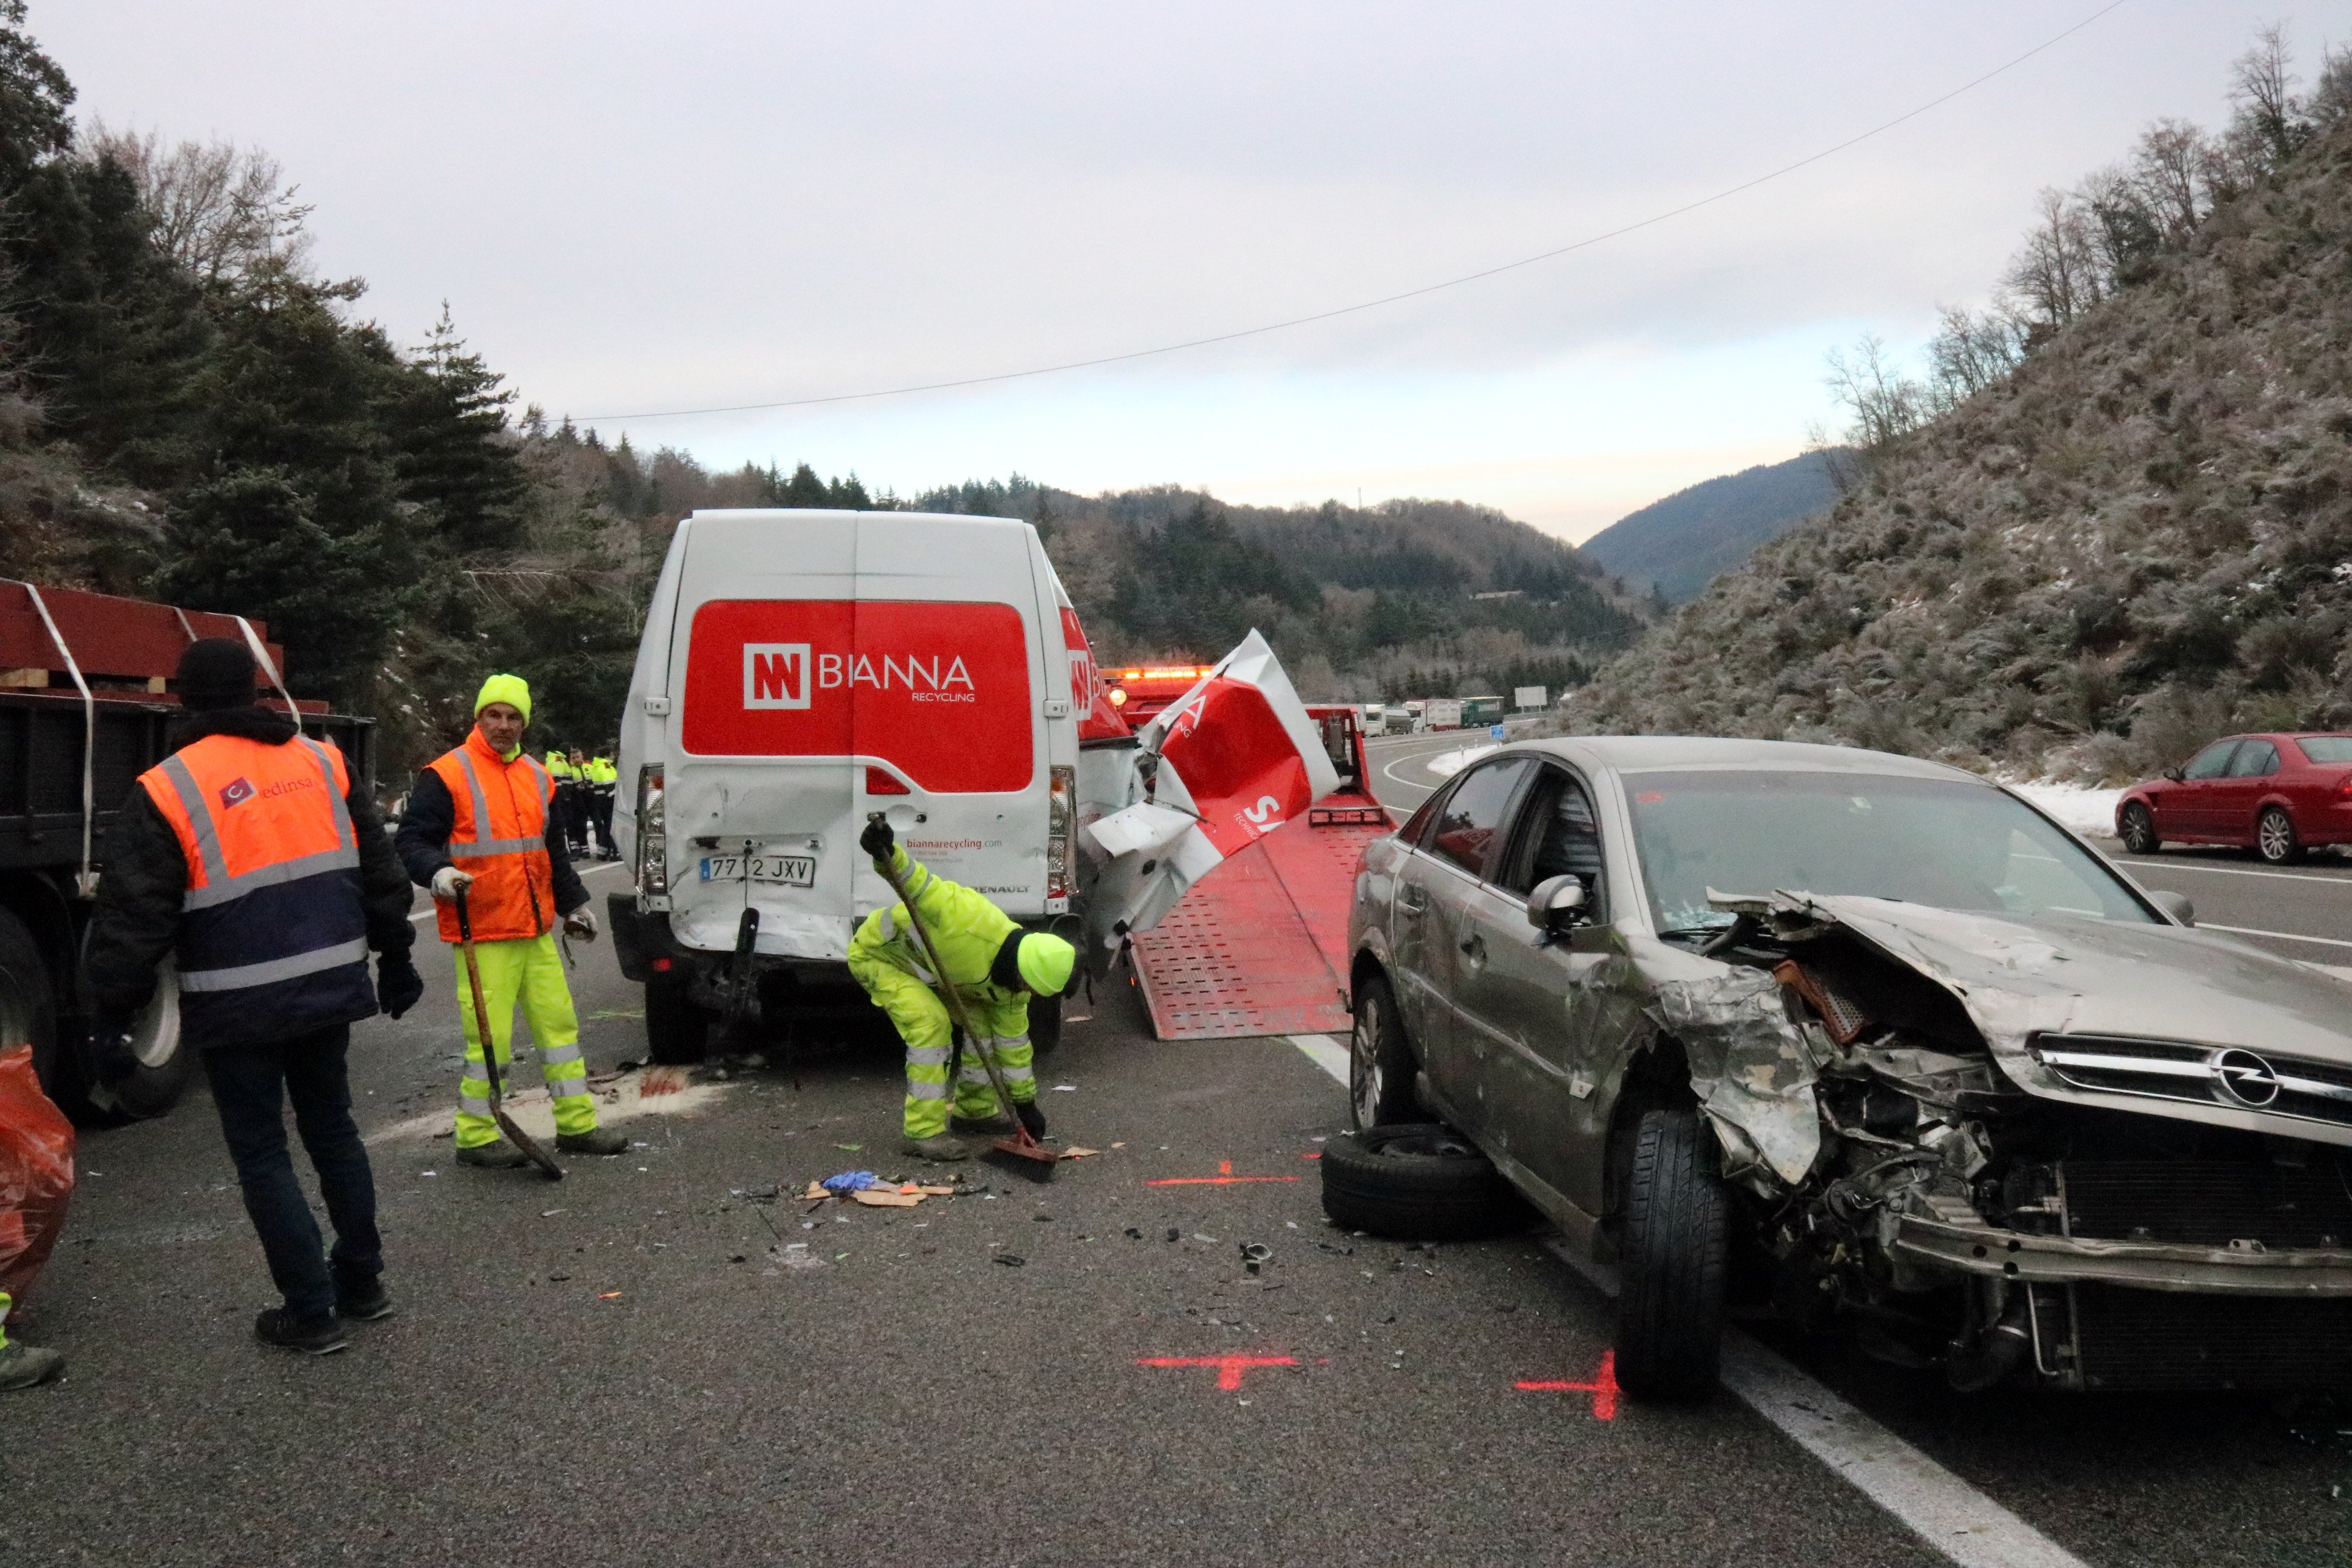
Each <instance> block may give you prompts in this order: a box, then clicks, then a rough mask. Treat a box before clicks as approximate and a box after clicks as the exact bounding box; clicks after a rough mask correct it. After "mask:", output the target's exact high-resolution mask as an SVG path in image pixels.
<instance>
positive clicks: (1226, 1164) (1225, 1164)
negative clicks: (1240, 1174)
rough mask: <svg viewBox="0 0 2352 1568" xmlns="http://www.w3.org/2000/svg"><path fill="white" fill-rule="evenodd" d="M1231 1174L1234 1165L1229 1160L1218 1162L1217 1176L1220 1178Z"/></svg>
mask: <svg viewBox="0 0 2352 1568" xmlns="http://www.w3.org/2000/svg"><path fill="white" fill-rule="evenodd" d="M1233 1173H1234V1163H1233V1162H1232V1161H1231V1160H1220V1161H1218V1162H1217V1174H1219V1175H1221V1176H1230V1175H1232V1174H1233Z"/></svg>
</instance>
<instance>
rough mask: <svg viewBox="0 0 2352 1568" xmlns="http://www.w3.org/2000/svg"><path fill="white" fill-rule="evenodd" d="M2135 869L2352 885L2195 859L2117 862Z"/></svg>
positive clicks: (2340, 879)
mask: <svg viewBox="0 0 2352 1568" xmlns="http://www.w3.org/2000/svg"><path fill="white" fill-rule="evenodd" d="M2116 865H2118V866H2121V867H2124V868H2126V869H2127V870H2134V871H2204V872H2208V873H2210V875H2212V876H2216V877H2275V878H2277V879H2279V880H2280V881H2282V882H2333V883H2335V884H2336V886H2337V887H2339V888H2340V887H2345V886H2347V885H2352V877H2321V876H2315V875H2314V874H2313V873H2311V872H2309V871H2250V870H2248V869H2247V868H2245V867H2243V866H2204V865H2200V864H2199V863H2198V862H2196V861H2194V860H2132V859H2122V860H2117V861H2116Z"/></svg>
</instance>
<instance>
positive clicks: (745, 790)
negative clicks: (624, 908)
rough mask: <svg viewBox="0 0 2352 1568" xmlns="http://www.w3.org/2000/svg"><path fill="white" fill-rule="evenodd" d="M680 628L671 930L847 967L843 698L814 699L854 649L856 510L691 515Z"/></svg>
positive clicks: (852, 849) (848, 793)
mask: <svg viewBox="0 0 2352 1568" xmlns="http://www.w3.org/2000/svg"><path fill="white" fill-rule="evenodd" d="M693 530H694V531H693V534H692V536H691V538H690V540H689V542H688V548H687V552H686V560H685V563H684V570H683V572H682V573H681V574H680V580H679V584H678V601H677V618H676V621H675V623H674V624H673V626H672V630H671V639H672V641H671V652H670V668H671V669H672V670H674V671H675V670H683V671H685V677H686V678H685V680H684V682H683V683H682V685H681V687H680V688H679V689H680V691H681V700H680V703H679V711H678V715H677V721H676V725H677V728H676V730H675V731H674V732H675V734H676V736H677V753H678V754H677V755H676V756H675V757H674V758H673V760H672V762H671V763H670V765H669V768H668V771H667V778H666V781H665V782H666V789H667V805H666V816H667V828H668V833H669V841H670V864H671V866H672V868H673V874H672V877H671V881H670V929H671V931H673V932H674V933H675V934H676V935H677V938H678V940H679V941H681V942H685V943H686V944H687V945H688V946H690V947H698V948H701V949H704V950H705V951H719V952H724V951H728V950H730V949H732V948H733V947H734V945H735V940H736V931H737V928H738V925H739V922H740V920H741V917H742V913H743V910H745V909H746V908H747V907H755V908H757V909H758V910H759V911H760V936H759V951H760V952H765V953H775V954H780V955H786V956H792V957H800V958H815V959H830V958H841V957H844V956H845V955H846V954H847V952H848V942H849V928H848V923H847V921H846V920H845V914H846V912H847V910H848V908H849V900H850V860H851V858H852V857H854V856H855V855H856V839H857V827H856V819H855V817H854V816H853V815H852V807H853V796H854V794H855V781H854V778H853V772H854V767H853V763H852V760H851V752H852V745H851V722H850V711H849V703H848V700H847V697H846V694H845V692H843V691H841V690H839V689H835V690H832V691H830V692H828V691H825V690H824V689H820V675H821V673H822V671H823V670H824V668H826V665H825V661H826V660H828V659H831V660H832V661H834V666H835V668H837V667H838V664H839V661H840V660H841V658H843V656H844V655H845V654H847V653H848V652H849V651H850V650H851V648H852V645H853V643H854V641H855V637H856V591H857V520H856V513H854V512H818V511H812V512H779V511H740V512H728V511H719V512H698V513H697V514H696V515H695V517H694V519H693Z"/></svg>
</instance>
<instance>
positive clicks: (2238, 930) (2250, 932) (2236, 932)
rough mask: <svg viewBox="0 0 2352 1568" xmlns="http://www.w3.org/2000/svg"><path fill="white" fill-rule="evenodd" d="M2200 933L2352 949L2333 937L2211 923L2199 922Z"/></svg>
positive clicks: (2350, 944) (2349, 943)
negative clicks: (2224, 932)
mask: <svg viewBox="0 0 2352 1568" xmlns="http://www.w3.org/2000/svg"><path fill="white" fill-rule="evenodd" d="M2197 929H2198V930H2199V931H2228V932H2229V933H2230V934H2231V936H2266V937H2271V938H2273V939H2274V940H2276V941H2279V942H2316V943H2317V944H2318V945H2320V946H2321V947H2352V942H2339V941H2337V940H2336V938H2335V937H2332V936H2297V935H2296V934H2295V933H2294V932H2293V931H2256V930H2254V929H2253V928H2252V926H2217V925H2215V924H2214V923H2213V922H2212V921H2198V922H2197Z"/></svg>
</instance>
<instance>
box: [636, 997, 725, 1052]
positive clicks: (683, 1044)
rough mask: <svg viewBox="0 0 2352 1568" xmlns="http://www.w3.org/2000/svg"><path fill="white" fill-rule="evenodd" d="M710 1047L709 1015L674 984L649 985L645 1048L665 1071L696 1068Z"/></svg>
mask: <svg viewBox="0 0 2352 1568" xmlns="http://www.w3.org/2000/svg"><path fill="white" fill-rule="evenodd" d="M709 1045H710V1015H709V1012H708V1011H706V1010H705V1009H703V1008H701V1007H698V1006H696V1005H694V1003H692V1002H691V1001H689V1000H688V998H687V994H686V987H685V986H684V985H683V984H680V983H679V982H677V981H675V980H648V981H646V1050H647V1052H648V1053H649V1054H650V1055H651V1056H652V1058H653V1059H654V1061H655V1063H656V1065H659V1066H662V1067H694V1066H697V1065H698V1064H699V1063H700V1062H701V1060H702V1058H703V1053H704V1052H705V1051H706V1050H708V1049H709Z"/></svg>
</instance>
